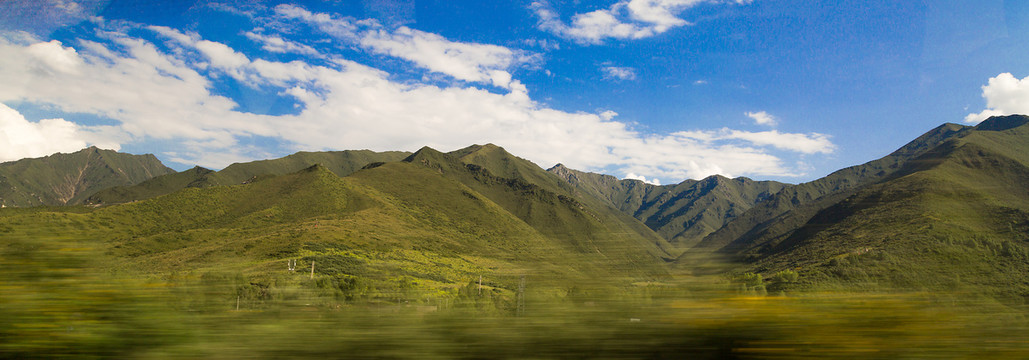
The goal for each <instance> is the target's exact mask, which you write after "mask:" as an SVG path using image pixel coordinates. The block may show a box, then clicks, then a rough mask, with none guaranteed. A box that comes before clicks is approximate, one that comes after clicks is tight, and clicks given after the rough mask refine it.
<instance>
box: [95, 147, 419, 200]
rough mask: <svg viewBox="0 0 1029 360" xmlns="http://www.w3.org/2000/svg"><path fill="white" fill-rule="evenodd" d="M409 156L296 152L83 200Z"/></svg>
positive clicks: (348, 170) (348, 169)
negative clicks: (312, 167)
mask: <svg viewBox="0 0 1029 360" xmlns="http://www.w3.org/2000/svg"><path fill="white" fill-rule="evenodd" d="M408 155H410V153H407V152H402V151H387V152H374V151H369V150H346V151H324V152H303V151H302V152H298V153H295V154H292V155H289V156H286V157H282V158H278V159H271V160H259V161H253V162H247V163H235V164H232V165H229V166H227V167H225V168H224V169H222V170H221V171H217V172H215V171H212V170H208V169H204V168H201V167H196V168H193V169H190V170H186V171H182V172H179V173H174V174H168V175H165V176H161V177H157V178H154V179H152V180H150V181H147V182H144V183H141V184H138V185H134V186H123V187H114V188H110V189H105V190H103V191H100V192H97V193H96V194H95V195H93V196H91V197H89V198H88V199H87V200H86V203H87V204H103V205H107V204H117V203H125V202H130V201H136V200H143V199H149V198H152V197H156V196H160V195H165V194H170V193H172V192H174V191H177V190H180V189H184V188H187V187H195V188H201V187H210V186H221V185H237V184H242V183H244V182H248V181H253V180H255V179H257V178H259V177H262V176H271V175H284V174H289V173H292V172H296V171H299V170H301V169H304V168H307V167H309V166H312V165H314V164H320V165H322V166H324V167H325V168H326V169H328V170H329V171H331V172H333V173H335V174H336V175H338V176H347V175H350V174H352V173H354V172H355V171H357V170H359V169H361V167H363V166H365V165H367V164H369V163H373V162H386V161H399V160H401V159H403V158H404V157H406V156H408Z"/></svg>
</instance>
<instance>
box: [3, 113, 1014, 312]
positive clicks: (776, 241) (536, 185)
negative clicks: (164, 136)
mask: <svg viewBox="0 0 1029 360" xmlns="http://www.w3.org/2000/svg"><path fill="white" fill-rule="evenodd" d="M1026 154H1029V117H1026V116H1021V115H1013V116H1004V117H993V118H990V119H988V120H986V121H984V122H982V123H980V124H979V125H977V126H963V125H957V124H944V125H941V126H939V127H937V128H935V129H932V130H930V131H928V132H927V133H925V134H924V135H922V136H920V137H918V138H916V139H915V140H913V141H911V142H910V143H908V144H907V145H905V146H903V147H901V148H900V149H898V150H896V151H894V152H893V153H891V154H889V155H887V156H885V157H883V158H881V159H877V160H873V161H870V162H868V163H865V164H862V165H857V166H853V167H849V168H845V169H841V170H839V171H836V172H834V173H832V174H830V175H828V176H826V177H823V178H821V179H817V180H815V181H811V182H807V183H802V184H785V183H780V182H774V181H755V180H751V179H748V178H742V177H741V178H735V179H729V178H725V177H722V176H711V177H708V178H705V179H701V180H687V181H683V182H681V183H679V184H674V185H664V186H658V185H653V184H648V183H644V182H642V181H638V180H619V179H617V178H615V177H613V176H609V175H602V174H595V173H588V172H582V171H577V170H574V169H570V168H568V167H566V166H564V165H560V164H558V165H556V166H554V167H551V168H550V169H547V170H544V169H542V168H540V167H539V166H537V165H536V164H534V163H532V162H530V161H528V160H525V159H522V158H519V157H517V156H515V155H513V154H510V153H508V152H507V151H505V150H504V149H503V148H501V147H498V146H495V145H492V144H486V145H473V146H469V147H467V148H463V149H459V150H456V151H452V152H448V153H444V152H440V151H437V150H434V149H431V148H427V147H426V148H422V149H420V150H418V151H416V152H414V153H408V152H372V151H367V150H360V151H335V152H300V153H296V154H293V155H290V156H287V157H284V158H280V159H273V160H263V161H255V162H248V163H237V164H232V165H230V166H228V167H226V168H224V169H222V170H220V171H213V170H209V169H204V168H200V167H196V168H193V169H189V170H186V171H182V172H174V171H172V170H171V169H169V168H167V167H165V166H164V165H162V164H161V163H160V162H159V161H158V160H157V159H156V157H154V156H153V155H129V154H122V153H117V152H114V151H109V150H100V149H97V148H88V149H84V150H82V151H79V152H76V153H72V154H55V155H51V156H48V157H45V158H38V159H23V160H19V161H15V162H9V163H3V164H0V204H3V205H4V206H5V207H33V206H39V205H48V206H54V205H80V204H84V205H90V206H92V207H93V208H92V209H81V208H75V207H69V208H68V210H61V209H60V208H51V210H47V211H53V212H56V213H59V214H62V215H61V216H68V217H71V218H75V219H77V220H75V221H77V222H80V223H81V224H89V226H86V227H88V228H91V229H93V230H90V231H89V234H91V236H96V237H98V238H99V237H104V238H105V239H106V240H104V241H101V243H102V248H105V249H108V252H109V253H111V254H115V257H116V258H117V259H118V263H126V264H134V265H133V266H135V267H142V268H146V269H149V270H148V271H153V272H158V273H160V272H169V271H182V270H184V269H187V268H190V267H197V266H199V267H201V268H203V267H204V266H206V265H200V264H206V263H209V262H211V261H212V259H216V260H217V261H216V263H221V264H233V265H230V266H231V267H236V268H238V269H239V270H240V271H244V272H249V273H253V274H261V273H262V272H263V271H266V270H268V269H270V268H272V267H274V266H277V265H274V264H278V263H279V262H281V261H284V260H285V259H288V258H296V257H300V258H303V259H306V260H305V261H314V262H316V263H322V264H325V265H326V266H327V267H325V268H319V269H316V270H317V271H318V273H320V274H325V275H327V276H329V275H332V276H337V278H338V279H354V278H361V279H366V280H367V281H371V282H372V283H374V284H377V285H375V286H379V287H382V286H386V285H384V284H394V283H395V282H396V275H395V274H405V275H404V276H403V278H404V279H410V280H412V281H415V282H416V283H419V284H422V285H425V286H428V287H433V288H439V287H446V286H452V285H453V284H455V283H460V282H461V281H462V280H461V279H468V278H472V277H474V274H476V273H479V274H481V273H483V272H488V273H491V274H495V275H496V276H497V279H499V280H497V281H498V282H497V283H495V284H494V285H496V287H495V288H496V289H497V291H513V289H514V287H515V285H513V284H514V281H515V280H514V279H515V275H517V274H525V273H527V272H530V269H535V270H532V271H537V272H538V273H548V274H551V276H552V277H556V278H580V279H581V278H588V277H589V276H587V274H591V273H592V274H596V273H603V274H611V275H614V274H621V275H624V276H628V277H633V278H639V279H648V278H654V277H657V276H663V275H662V274H667V273H668V272H669V271H680V270H686V271H693V272H696V273H703V272H705V271H720V272H724V271H728V272H730V273H743V272H752V273H758V274H764V275H765V276H766V277H768V278H771V277H773V276H775V275H776V274H781V273H783V272H795V273H799V274H800V275H799V279H800V280H798V281H795V282H792V281H791V282H792V283H791V285H790V286H792V287H794V288H804V287H807V288H833V287H847V288H854V287H857V288H861V287H868V288H872V287H876V288H884V287H897V288H913V287H914V288H927V289H939V288H960V289H964V290H970V291H980V292H983V293H985V294H988V295H990V296H995V297H1000V298H1004V299H1006V301H1016V300H1014V299H1026V298H1029V270H1027V269H1029V266H1027V265H1029V246H1027V242H1029V235H1027V233H1029V231H1027V229H1029V156H1027V155H1026ZM39 214H40V213H39V212H38V211H28V212H17V211H15V212H12V211H8V212H6V213H0V215H2V216H0V217H8V218H19V219H20V220H19V221H26V222H32V221H37V220H38V218H36V217H38V216H40V215H39ZM33 219H36V220H33ZM8 220H10V219H8ZM8 222H10V221H8ZM82 226H85V225H82ZM15 232H16V231H15ZM112 234H113V235H112ZM428 264H435V265H434V266H435V268H437V269H436V270H430V269H427V268H426V266H428ZM715 265H718V266H715ZM441 267H442V268H446V269H448V270H439V269H438V268H441ZM419 269H421V270H419ZM676 269H678V270H676ZM390 274H394V275H390ZM269 281H270V280H269ZM340 281H342V280H340ZM764 281H765V282H766V283H768V282H773V281H775V280H769V279H765V280H764ZM258 283H260V282H258ZM447 284H451V285H447ZM780 285H781V284H780ZM779 288H782V289H786V287H782V286H780V287H779ZM1018 301H1022V300H1018Z"/></svg>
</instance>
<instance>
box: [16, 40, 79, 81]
mask: <svg viewBox="0 0 1029 360" xmlns="http://www.w3.org/2000/svg"><path fill="white" fill-rule="evenodd" d="M25 52H27V53H28V54H30V55H32V56H33V57H34V58H35V59H36V60H38V61H39V65H41V66H40V67H38V68H37V69H39V70H42V71H48V72H58V73H69V74H73V73H76V72H78V70H79V64H80V63H81V61H80V60H79V57H78V54H77V53H76V52H75V49H72V48H65V47H63V46H61V42H60V41H57V40H50V41H49V42H41V43H36V44H32V45H29V47H27V48H26V49H25Z"/></svg>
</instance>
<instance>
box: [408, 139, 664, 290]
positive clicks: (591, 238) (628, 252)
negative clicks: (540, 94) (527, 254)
mask: <svg viewBox="0 0 1029 360" xmlns="http://www.w3.org/2000/svg"><path fill="white" fill-rule="evenodd" d="M479 150H481V151H487V152H490V153H492V156H493V157H494V159H493V160H494V161H488V162H480V163H482V164H485V166H483V165H478V164H475V163H465V162H463V161H462V159H468V158H469V157H468V155H467V154H463V155H464V156H462V157H457V156H455V155H462V154H461V153H455V154H454V155H451V154H444V153H441V152H438V151H436V150H433V149H431V148H422V149H421V150H419V151H418V152H416V153H415V154H413V155H411V156H410V157H408V158H407V159H405V160H404V161H405V162H407V163H411V164H415V165H420V166H422V167H426V168H428V169H431V170H432V171H435V172H437V173H439V174H440V175H443V176H444V177H447V178H450V179H453V180H456V181H458V182H460V183H462V184H464V185H465V186H468V187H470V188H472V189H474V190H475V191H476V192H478V193H480V194H482V195H483V196H485V197H487V198H489V199H490V200H491V201H493V202H495V203H496V204H498V205H500V206H501V207H503V208H504V209H505V210H506V211H508V212H510V213H511V214H513V215H515V216H517V217H518V218H519V219H521V220H522V221H524V222H525V223H527V224H529V225H530V226H532V227H533V228H534V229H536V230H537V231H539V232H540V233H542V234H544V235H546V236H548V237H551V238H554V239H558V240H560V241H563V242H564V243H566V244H568V245H570V246H572V247H574V248H576V249H578V251H581V252H589V253H596V254H598V255H600V256H602V257H610V258H611V259H612V260H614V259H618V263H620V264H623V265H625V266H637V267H638V266H643V265H641V264H646V265H645V266H651V264H653V263H654V261H655V260H656V259H667V258H670V254H669V253H668V252H667V251H668V249H669V248H670V247H669V246H668V244H667V242H666V241H665V240H664V239H662V238H661V237H659V236H657V235H656V234H654V233H653V231H651V230H650V229H648V228H646V227H645V226H642V225H641V224H639V223H638V222H636V221H635V220H633V219H631V218H628V217H626V216H624V215H622V214H620V213H618V212H617V211H615V210H614V209H610V208H608V207H604V206H598V207H593V206H590V204H589V203H586V202H584V201H588V200H580V199H581V198H576V197H573V196H572V195H571V194H570V193H568V192H566V191H565V190H564V189H562V188H561V186H562V185H561V184H562V182H561V181H560V179H557V178H556V177H553V176H551V175H550V174H548V173H546V172H545V171H543V169H541V168H539V167H538V166H535V164H532V163H531V162H528V161H525V160H523V159H519V158H516V157H514V156H511V155H510V154H508V153H507V152H506V151H504V150H503V149H501V148H497V147H484V148H482V149H479ZM472 157H473V158H474V155H473V156H472ZM479 158H480V159H482V158H489V157H488V156H486V155H483V156H480V157H479ZM490 169H494V170H496V171H497V172H498V173H501V174H507V175H509V176H516V177H514V178H508V177H503V176H498V175H495V174H494V172H493V171H491V170H490ZM565 186H567V185H565ZM627 270H628V269H627Z"/></svg>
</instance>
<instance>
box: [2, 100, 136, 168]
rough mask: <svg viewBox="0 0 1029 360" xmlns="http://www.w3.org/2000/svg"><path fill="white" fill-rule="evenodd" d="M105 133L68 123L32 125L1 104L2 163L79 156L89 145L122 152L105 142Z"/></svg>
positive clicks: (53, 122) (42, 121)
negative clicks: (62, 154) (56, 155)
mask: <svg viewBox="0 0 1029 360" xmlns="http://www.w3.org/2000/svg"><path fill="white" fill-rule="evenodd" d="M100 131H101V129H96V128H94V129H87V128H85V127H83V126H79V125H78V124H75V123H73V122H70V121H65V120H64V119H43V120H40V121H39V122H31V121H28V120H27V119H25V117H24V116H22V114H21V113H19V112H18V111H17V110H14V109H12V108H10V107H8V106H7V105H5V104H3V103H0V161H12V160H18V159H22V158H28V157H41V156H46V155H50V154H53V153H56V152H75V151H78V150H81V149H82V148H85V147H86V146H88V145H98V146H100V147H103V148H106V149H114V150H117V149H119V148H120V147H119V145H118V144H117V143H112V142H108V141H103V140H102V139H101V136H98V135H99V134H98V133H99V132H100Z"/></svg>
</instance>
